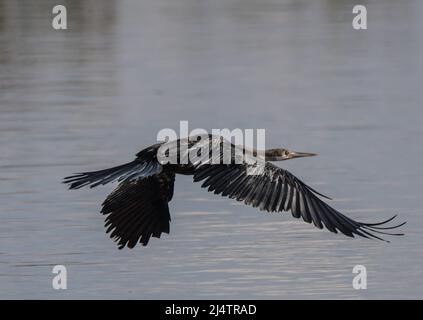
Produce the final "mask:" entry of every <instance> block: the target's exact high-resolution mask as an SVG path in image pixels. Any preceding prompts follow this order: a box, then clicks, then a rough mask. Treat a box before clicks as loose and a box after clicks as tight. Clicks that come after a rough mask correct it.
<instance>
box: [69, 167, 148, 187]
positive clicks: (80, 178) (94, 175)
mask: <svg viewBox="0 0 423 320" xmlns="http://www.w3.org/2000/svg"><path fill="white" fill-rule="evenodd" d="M139 166H140V163H139V162H138V161H136V160H134V161H131V162H128V163H125V164H122V165H120V166H116V167H113V168H109V169H104V170H99V171H91V172H81V173H76V174H74V175H72V176H69V177H66V178H64V179H63V183H65V184H69V189H79V188H82V187H85V186H90V188H94V187H97V186H99V185H101V184H106V183H109V182H112V181H115V180H118V181H121V180H124V179H127V178H130V177H131V176H132V175H134V174H135V175H136V174H137V172H138V170H139Z"/></svg>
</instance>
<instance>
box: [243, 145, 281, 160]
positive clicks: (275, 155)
mask: <svg viewBox="0 0 423 320" xmlns="http://www.w3.org/2000/svg"><path fill="white" fill-rule="evenodd" d="M245 151H246V152H248V153H250V154H251V155H253V156H254V157H257V158H259V159H263V160H265V161H279V160H281V157H280V154H279V152H278V151H279V150H278V149H267V150H258V151H257V150H256V149H246V148H245Z"/></svg>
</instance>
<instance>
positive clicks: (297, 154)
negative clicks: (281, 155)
mask: <svg viewBox="0 0 423 320" xmlns="http://www.w3.org/2000/svg"><path fill="white" fill-rule="evenodd" d="M314 156H317V153H310V152H294V151H291V152H290V153H289V158H290V159H294V158H303V157H314Z"/></svg>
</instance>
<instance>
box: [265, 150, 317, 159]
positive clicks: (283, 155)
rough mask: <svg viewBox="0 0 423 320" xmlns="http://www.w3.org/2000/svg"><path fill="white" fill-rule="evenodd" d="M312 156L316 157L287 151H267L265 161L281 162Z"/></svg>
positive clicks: (310, 155) (310, 154) (308, 153)
mask: <svg viewBox="0 0 423 320" xmlns="http://www.w3.org/2000/svg"><path fill="white" fill-rule="evenodd" d="M312 156H317V154H316V153H310V152H295V151H291V150H288V149H268V150H266V151H265V157H266V161H282V160H289V159H294V158H303V157H312Z"/></svg>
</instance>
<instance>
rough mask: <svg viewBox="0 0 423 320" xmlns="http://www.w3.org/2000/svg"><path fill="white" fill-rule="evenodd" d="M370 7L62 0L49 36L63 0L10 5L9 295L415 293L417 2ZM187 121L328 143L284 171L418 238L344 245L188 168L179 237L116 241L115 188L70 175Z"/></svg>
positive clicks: (5, 285) (421, 218) (421, 274)
mask: <svg viewBox="0 0 423 320" xmlns="http://www.w3.org/2000/svg"><path fill="white" fill-rule="evenodd" d="M359 3H360V4H365V5H366V6H367V9H368V30H364V31H356V30H354V29H353V28H352V26H351V22H352V19H353V14H352V7H353V6H354V5H355V4H358V3H356V2H355V1H330V0H326V1H324V0H321V1H301V0H260V1H258V0H245V1H239V0H217V1H206V0H202V1H195V0H181V1H171V0H158V1H140V0H132V1H129V0H127V1H107V2H103V1H61V2H60V4H64V5H66V6H67V9H68V27H69V29H68V30H62V31H56V30H53V28H52V27H51V20H52V14H51V9H52V7H53V5H56V4H59V3H57V2H56V1H13V0H0V147H1V152H0V219H1V223H0V298H3V299H11V298H48V299H68V298H83V299H90V298H118V299H148V298H166V299H174V298H182V299H185V298H199V299H203V298H219V299H226V298H258V299H294V298H304V299H310V298H317V299H326V298H336V299H339V298H347V299H368V298H400V299H405V298H422V294H423V271H422V265H423V252H422V241H423V236H422V232H421V230H422V228H423V212H422V189H423V182H422V181H423V179H422V178H423V168H422V157H423V150H422V133H423V130H422V121H423V111H422V100H423V99H422V81H423V70H422V49H423V45H422V30H423V2H422V1H419V0H414V1H393V0H391V1H387V0H375V1H360V2H359ZM180 120H188V121H189V124H190V129H194V128H196V127H200V128H205V129H208V130H210V129H212V128H265V129H266V138H267V139H266V144H267V146H268V147H278V146H282V147H288V148H291V149H294V150H298V151H309V152H317V153H319V156H318V157H314V158H309V159H300V160H296V161H291V162H289V161H288V162H282V163H279V165H281V166H283V167H284V168H287V169H289V170H290V171H291V172H293V173H294V174H296V175H298V176H299V177H300V178H302V179H303V180H304V181H306V182H307V183H309V184H310V185H311V186H313V187H315V188H316V189H318V190H319V191H321V192H323V193H325V194H328V195H330V196H332V197H333V198H334V199H335V200H334V201H332V202H331V203H332V205H333V206H334V207H335V208H337V209H339V210H341V211H342V212H344V213H346V214H347V215H349V216H350V217H352V218H355V219H357V220H362V221H378V220H381V219H385V218H388V217H390V216H392V215H394V214H399V218H398V219H399V221H408V224H407V225H405V226H404V227H403V228H402V230H403V231H404V232H405V233H406V236H404V237H402V238H394V239H392V242H391V243H389V244H387V243H382V242H377V241H368V240H364V239H349V238H345V237H343V236H340V235H335V234H331V233H329V232H327V231H321V230H317V229H315V228H314V227H312V226H311V225H309V224H307V223H304V222H302V221H299V220H296V219H294V218H292V217H291V216H290V214H266V213H262V212H258V211H257V210H255V209H254V208H250V207H246V206H243V205H240V204H238V203H236V202H234V201H231V200H229V199H225V198H220V197H219V196H215V195H213V194H209V193H207V192H206V191H205V190H203V189H201V188H200V185H198V184H193V183H192V182H191V178H190V177H177V181H176V190H175V196H174V200H173V201H172V202H171V204H170V207H171V213H172V223H171V233H170V235H164V236H163V237H162V238H161V239H155V238H153V239H152V240H151V242H150V243H149V245H148V246H147V247H145V248H143V247H136V248H135V249H133V250H122V251H119V250H118V249H117V247H116V245H115V243H114V242H113V241H111V240H110V239H109V238H108V236H107V235H106V234H105V230H104V228H103V217H102V216H101V214H100V213H99V207H100V204H101V202H102V201H103V199H104V198H105V196H106V195H107V194H108V193H109V192H110V191H111V190H112V189H113V187H114V186H104V187H99V188H97V189H91V190H79V191H68V190H67V189H66V187H65V186H64V185H62V184H61V179H62V178H63V177H64V176H66V175H69V174H71V173H73V172H79V171H87V170H95V169H101V168H105V167H109V166H114V165H117V164H120V163H123V162H126V161H129V160H131V159H132V157H133V155H134V154H135V153H136V152H137V151H138V150H140V149H141V148H143V147H145V146H148V145H150V144H152V143H154V142H155V140H156V135H157V132H158V131H159V130H160V129H162V128H173V129H176V130H178V128H179V121H180ZM58 264H62V265H65V266H66V267H67V271H68V289H67V290H64V291H56V290H53V288H52V285H51V282H52V278H53V276H54V275H53V274H52V268H53V266H54V265H58ZM357 264H361V265H364V266H366V268H367V273H368V279H367V282H368V289H367V290H359V291H358V290H354V289H353V288H352V284H351V283H352V279H353V276H354V274H353V273H352V269H353V267H354V266H355V265H357Z"/></svg>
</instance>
